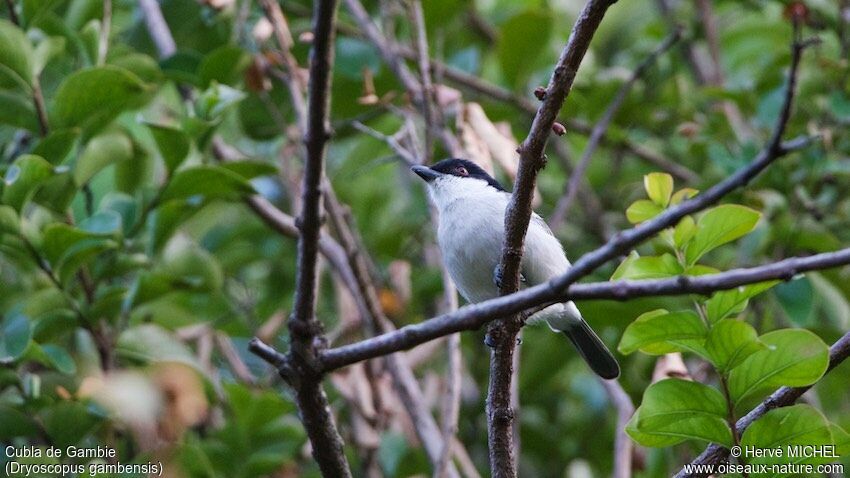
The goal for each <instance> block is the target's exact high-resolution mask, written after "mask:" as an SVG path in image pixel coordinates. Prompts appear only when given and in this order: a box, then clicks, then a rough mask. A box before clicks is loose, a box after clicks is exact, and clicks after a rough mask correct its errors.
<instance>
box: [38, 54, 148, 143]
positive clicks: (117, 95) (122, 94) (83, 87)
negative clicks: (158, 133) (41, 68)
mask: <svg viewBox="0 0 850 478" xmlns="http://www.w3.org/2000/svg"><path fill="white" fill-rule="evenodd" d="M151 91H152V89H151V87H149V86H147V85H145V84H144V83H142V81H141V80H140V79H139V78H138V77H137V76H136V75H134V74H132V73H130V72H129V71H127V70H124V69H122V68H119V67H117V66H112V65H106V66H100V67H96V68H88V69H84V70H79V71H77V72H75V73H73V74H71V75H70V76H68V77H66V78H65V80H64V81H62V84H60V85H59V89H58V90H57V91H56V95H55V97H54V100H53V118H54V119H55V120H56V126H58V127H80V128H83V129H86V130H94V129H97V128H99V127H101V126H103V125H105V124H107V123H109V122H110V121H111V120H112V119H113V118H115V117H116V116H118V115H119V114H120V113H121V112H123V111H125V110H127V109H132V108H135V107H138V106H141V105H142V104H144V102H145V100H146V99H147V96H148V95H147V93H149V92H151Z"/></svg>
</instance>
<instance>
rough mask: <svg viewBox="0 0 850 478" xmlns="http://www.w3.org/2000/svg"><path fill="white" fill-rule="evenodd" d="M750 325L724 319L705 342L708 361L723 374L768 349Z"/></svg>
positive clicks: (709, 333) (715, 325)
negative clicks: (751, 356)
mask: <svg viewBox="0 0 850 478" xmlns="http://www.w3.org/2000/svg"><path fill="white" fill-rule="evenodd" d="M766 348H767V346H766V345H765V344H764V343H762V341H761V340H759V337H758V333H757V332H756V329H754V328H753V327H752V326H751V325H750V324H748V323H746V322H741V321H738V320H733V319H724V320H721V321H719V322H717V323H716V324H714V326H713V327H712V328H711V330H710V331H709V332H708V339H706V341H705V351H706V353H707V354H708V359H709V360H711V363H712V364H714V366H715V368H717V371H718V372H720V373H721V374H725V373H727V372H728V371H729V370H732V369H734V368H735V367H737V366H738V365H740V364H741V363H742V362H743V361H744V360H745V359H746V358H747V357H749V356H750V355H752V354H754V353H756V352H758V351H760V350H764V349H766Z"/></svg>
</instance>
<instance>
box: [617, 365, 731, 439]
mask: <svg viewBox="0 0 850 478" xmlns="http://www.w3.org/2000/svg"><path fill="white" fill-rule="evenodd" d="M726 415H727V412H726V401H725V399H724V398H723V395H722V394H721V393H720V392H718V391H717V390H715V389H713V388H711V387H709V386H707V385H703V384H701V383H697V382H690V381H687V380H680V379H672V378H671V379H666V380H661V381H660V382H656V383H654V384H652V385H650V386H649V388H647V389H646V392H645V393H644V394H643V402H642V403H641V405H640V409H639V412H637V420H636V423H635V428H636V429H637V430H638V431H640V432H641V433H643V434H646V435H654V436H661V437H669V438H670V441H668V442H667V444H666V445H665V446H670V445H672V444H675V443H680V442H683V441H685V440H687V439H689V438H690V439H697V440H705V441H708V442H713V443H719V444H721V445H725V446H729V445H731V444H732V433H731V432H730V431H729V427H728V426H727V425H726V418H725V417H726ZM632 438H636V437H635V436H632ZM674 438H675V439H676V441H675V442H673V439H674ZM639 443H641V444H645V445H647V446H653V443H652V442H639Z"/></svg>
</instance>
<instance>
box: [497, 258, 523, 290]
mask: <svg viewBox="0 0 850 478" xmlns="http://www.w3.org/2000/svg"><path fill="white" fill-rule="evenodd" d="M519 281H520V283H523V284H524V283H525V276H524V275H522V274H520V275H519ZM493 283H494V284H496V288H497V289H500V290H501V288H502V264H499V265H497V266H496V268H495V269H493Z"/></svg>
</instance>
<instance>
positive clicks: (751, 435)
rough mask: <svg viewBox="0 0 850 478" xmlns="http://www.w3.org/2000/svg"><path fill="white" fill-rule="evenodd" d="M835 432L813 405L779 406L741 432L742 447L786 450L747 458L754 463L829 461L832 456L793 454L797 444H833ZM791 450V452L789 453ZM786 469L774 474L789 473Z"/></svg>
mask: <svg viewBox="0 0 850 478" xmlns="http://www.w3.org/2000/svg"><path fill="white" fill-rule="evenodd" d="M832 444H833V439H832V433H831V431H830V427H829V422H827V420H826V419H825V418H824V416H823V415H822V414H821V413H820V412H819V411H817V410H816V409H815V408H813V407H812V406H810V405H802V404H800V405H792V406H790V407H782V408H777V409H775V410H771V411H769V412H767V413H765V414H764V415H763V416H762V417H761V418H759V419H758V420H756V421H755V422H753V423H752V425H750V426H749V427H747V429H746V430H745V431H744V434H743V435H742V436H741V447H748V446H749V447H753V448H758V449H776V448H779V449H781V450H782V452H783V453H782V456H781V457H780V456H762V457H753V458H751V459H749V460H747V462H748V463H751V464H772V463H829V462H830V461H832V459H831V458H829V457H823V456H821V457H809V458H806V457H803V456H796V457H792V456H789V455H790V454H791V453H793V452H794V450H795V446H813V447H816V448H820V447H822V446H824V445H832ZM789 452H790V453H789ZM788 474H790V473H784V474H779V475H773V474H772V475H771V476H787V475H788Z"/></svg>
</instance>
